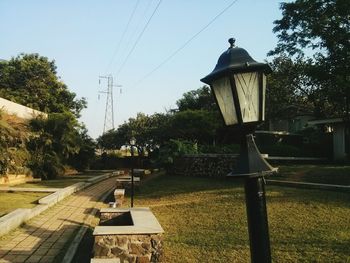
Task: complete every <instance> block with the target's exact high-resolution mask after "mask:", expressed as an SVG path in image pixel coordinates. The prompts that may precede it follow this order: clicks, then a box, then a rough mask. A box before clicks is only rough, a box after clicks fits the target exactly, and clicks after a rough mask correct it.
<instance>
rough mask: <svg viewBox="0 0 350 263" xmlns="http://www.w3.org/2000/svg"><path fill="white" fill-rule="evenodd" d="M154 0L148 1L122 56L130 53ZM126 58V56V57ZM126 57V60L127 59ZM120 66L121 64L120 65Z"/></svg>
mask: <svg viewBox="0 0 350 263" xmlns="http://www.w3.org/2000/svg"><path fill="white" fill-rule="evenodd" d="M152 2H153V0H150V1H148V3H147V5H146V7H145V9H144V11H143V13H142V15H141V16H140V18H139V19H138V21H137V23H136V26H135V28H134V30H133V31H132V32H131V34H129V38H128V41H127V42H126V44H125V45H124V49H123V52H121V54H127V51H129V48H130V46H131V44H132V42H133V41H132V40H134V36H135V35H136V33H137V32H138V31H139V30H138V29H139V28H140V26H141V24H142V22H143V21H144V20H145V19H144V18H145V17H146V14H147V12H148V9H149V8H150V6H151V4H152ZM125 57H126V56H125ZM125 57H124V58H125ZM121 59H122V56H120V60H121ZM119 64H120V63H119Z"/></svg>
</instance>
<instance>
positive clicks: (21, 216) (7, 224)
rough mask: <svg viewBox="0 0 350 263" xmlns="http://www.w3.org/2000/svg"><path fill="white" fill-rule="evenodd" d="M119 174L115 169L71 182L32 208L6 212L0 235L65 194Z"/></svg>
mask: <svg viewBox="0 0 350 263" xmlns="http://www.w3.org/2000/svg"><path fill="white" fill-rule="evenodd" d="M119 174H120V173H119V171H117V172H112V173H109V174H103V175H100V176H96V177H94V178H89V179H88V180H86V182H79V183H76V184H73V185H71V186H68V187H65V188H63V189H60V190H58V191H57V192H54V193H52V194H50V195H48V196H45V197H43V198H41V199H39V201H38V205H37V206H35V207H34V208H18V209H16V210H14V211H12V212H10V213H8V214H7V215H5V216H3V217H0V236H3V235H5V234H7V233H8V232H10V231H11V230H13V229H15V228H17V227H19V226H20V225H21V224H23V223H24V222H26V221H28V220H29V219H31V218H33V217H34V216H37V215H39V214H40V213H42V212H44V211H45V210H46V209H48V208H49V207H51V206H53V205H55V204H57V203H58V202H59V201H61V200H63V199H64V198H66V197H67V196H69V195H71V194H73V193H75V192H77V191H79V190H82V189H84V188H87V187H89V186H91V185H93V184H95V183H98V182H100V181H102V180H105V179H107V178H110V177H114V176H117V175H119Z"/></svg>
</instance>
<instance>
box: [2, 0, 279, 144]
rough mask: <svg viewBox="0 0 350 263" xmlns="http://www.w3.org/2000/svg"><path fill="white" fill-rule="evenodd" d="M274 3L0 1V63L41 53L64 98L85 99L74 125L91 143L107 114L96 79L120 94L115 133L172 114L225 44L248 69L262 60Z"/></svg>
mask: <svg viewBox="0 0 350 263" xmlns="http://www.w3.org/2000/svg"><path fill="white" fill-rule="evenodd" d="M280 2H281V1H275V0H264V1H261V0H236V1H234V0H215V1H213V0H103V1H101V0H100V1H98V0H75V1H71V0H59V1H58V0H57V1H54V0H52V1H47V0H32V1H21V0H0V59H5V60H9V59H11V57H14V56H17V55H19V54H20V53H39V54H40V55H42V56H45V57H48V58H49V59H50V60H55V62H56V66H57V71H58V75H59V76H60V78H61V80H62V81H63V82H64V83H65V84H66V85H67V86H68V88H69V90H70V91H72V92H74V93H76V94H77V97H78V98H80V97H85V98H86V100H87V102H88V107H87V109H85V110H83V112H82V117H81V119H80V120H81V121H82V122H83V123H85V125H86V126H87V128H88V130H89V134H90V135H91V136H92V137H93V138H97V137H98V136H100V135H101V134H102V132H103V127H104V117H105V116H104V115H105V106H106V94H104V93H100V94H99V91H104V90H106V88H107V83H106V81H105V80H102V81H101V83H100V84H99V76H104V75H109V74H111V75H112V76H113V79H114V84H116V85H121V86H122V87H114V90H113V91H114V119H115V121H114V122H115V123H114V125H115V127H116V128H117V127H118V125H120V124H122V123H124V122H125V121H127V120H128V119H129V118H132V117H135V116H136V114H137V113H138V112H143V113H145V114H149V115H150V114H153V113H155V112H165V111H167V110H169V109H173V108H176V101H177V100H178V99H180V98H181V96H182V94H183V93H185V92H188V91H191V90H195V89H198V88H200V87H201V86H203V83H201V82H200V79H201V78H203V77H204V76H206V75H207V74H209V73H210V72H211V71H212V70H213V68H214V67H215V65H216V62H217V59H218V57H219V56H220V55H221V53H223V52H224V51H225V50H226V49H227V48H228V47H229V44H228V42H227V40H228V39H229V38H231V37H234V38H235V39H236V45H237V46H239V47H243V48H244V49H246V50H247V51H248V52H249V54H250V55H251V56H252V57H253V58H254V59H255V60H257V61H259V62H262V61H264V60H265V59H267V55H266V54H267V52H268V51H269V50H271V49H273V48H274V47H275V46H276V43H277V37H276V35H275V34H274V33H273V32H272V29H273V26H274V25H273V21H275V20H276V19H280V18H281V16H282V15H281V11H280V9H279V6H280ZM231 3H233V5H232V6H231V7H230V8H229V9H227V10H226V11H225V12H224V13H222V14H221V15H219V14H220V13H221V12H222V11H223V10H224V9H225V8H226V7H228V6H229V5H230V4H231ZM132 14H133V15H132ZM152 15H153V16H152ZM218 15H219V16H218ZM217 16H218V17H217ZM216 17H217V18H216ZM215 18H216V19H215ZM213 19H215V21H213V22H212V23H210V22H211V21H212V20H213ZM129 21H130V22H129ZM209 23H210V25H209V26H207V25H208V24H209ZM189 40H191V41H189ZM185 43H187V44H186V45H185ZM184 45H185V46H184ZM182 46H184V47H183V48H181V47H182ZM179 48H181V49H180V50H179V51H178V52H177V53H176V54H175V55H174V56H172V57H171V58H170V59H168V58H169V56H171V55H172V54H174V52H176V51H177V50H178V49H179ZM167 59H168V60H167ZM165 60H167V61H166V63H163V62H164V61H165ZM162 63H163V64H162ZM159 65H161V66H160V67H159ZM157 67H159V68H158V69H157V70H155V71H154V69H156V68H157ZM151 72H153V73H151ZM150 73H151V74H150ZM145 76H147V77H145Z"/></svg>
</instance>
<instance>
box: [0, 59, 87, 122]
mask: <svg viewBox="0 0 350 263" xmlns="http://www.w3.org/2000/svg"><path fill="white" fill-rule="evenodd" d="M56 70H57V69H56V65H55V61H50V60H49V59H48V58H46V57H43V56H39V55H38V54H21V55H19V56H17V57H13V58H11V60H9V61H3V62H0V97H3V98H5V99H8V100H11V101H14V102H17V103H19V104H22V105H25V106H28V107H31V108H34V109H36V110H40V111H43V112H46V113H62V112H65V111H68V112H71V113H73V114H74V115H75V116H76V117H79V116H80V112H81V110H82V109H83V108H85V107H86V101H85V99H84V98H81V99H77V98H76V94H75V93H73V92H71V91H69V90H68V88H67V86H66V85H65V84H64V83H63V82H62V81H61V80H60V79H59V77H58V76H57V71H56Z"/></svg>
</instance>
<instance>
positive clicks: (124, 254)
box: [93, 208, 164, 263]
mask: <svg viewBox="0 0 350 263" xmlns="http://www.w3.org/2000/svg"><path fill="white" fill-rule="evenodd" d="M100 213H101V221H100V225H99V226H97V227H96V228H95V231H94V233H93V235H94V239H95V240H94V260H99V261H100V260H102V259H112V258H115V259H116V262H117V261H118V260H119V261H120V262H121V263H124V262H125V263H126V262H128V263H129V262H132V263H151V262H152V263H153V262H162V257H163V239H162V233H163V232H164V230H163V229H162V227H161V226H160V224H159V222H158V220H157V219H156V217H155V216H154V215H153V213H152V212H151V210H150V209H149V208H129V209H120V208H119V209H118V208H105V209H101V211H100ZM96 262H97V261H96ZM101 262H102V261H101Z"/></svg>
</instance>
